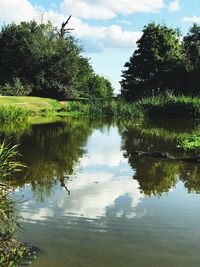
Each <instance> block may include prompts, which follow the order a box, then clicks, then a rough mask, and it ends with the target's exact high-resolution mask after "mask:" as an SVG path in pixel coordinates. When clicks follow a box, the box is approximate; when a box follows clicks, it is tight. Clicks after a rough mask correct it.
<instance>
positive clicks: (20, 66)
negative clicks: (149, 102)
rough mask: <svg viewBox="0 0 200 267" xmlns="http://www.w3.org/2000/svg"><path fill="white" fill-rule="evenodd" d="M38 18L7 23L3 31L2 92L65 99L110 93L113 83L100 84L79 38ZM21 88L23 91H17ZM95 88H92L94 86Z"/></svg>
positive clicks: (0, 46) (0, 40)
mask: <svg viewBox="0 0 200 267" xmlns="http://www.w3.org/2000/svg"><path fill="white" fill-rule="evenodd" d="M64 26H65V24H64V23H63V25H62V28H61V30H62V34H61V30H60V31H57V30H56V29H55V28H54V27H53V26H52V24H51V23H50V22H49V23H47V24H43V23H41V24H38V23H36V22H35V21H31V22H21V23H20V24H19V25H17V24H15V23H12V24H9V25H4V26H3V27H2V29H1V32H0V62H1V63H0V94H6V95H17V94H20V95H32V96H43V97H51V98H56V99H66V98H69V97H83V96H87V97H90V96H95V97H96V96H98V97H101V96H102V90H103V91H104V93H105V94H104V95H103V96H110V94H112V93H111V92H112V90H113V89H112V86H111V84H110V83H109V82H107V84H106V86H107V87H105V86H104V87H103V88H100V87H95V88H93V87H91V88H88V86H93V83H94V82H93V81H94V80H95V81H96V83H98V80H99V77H98V76H96V74H95V73H94V70H93V69H92V67H91V65H90V63H89V60H88V59H87V58H84V57H83V56H82V55H81V48H80V46H79V45H78V42H77V40H76V39H75V38H74V37H72V35H70V34H69V31H67V30H65V29H64ZM101 79H104V78H102V77H101ZM19 87H20V89H21V90H18V89H19ZM92 88H93V89H92Z"/></svg>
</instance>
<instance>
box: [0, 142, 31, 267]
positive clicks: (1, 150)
mask: <svg viewBox="0 0 200 267" xmlns="http://www.w3.org/2000/svg"><path fill="white" fill-rule="evenodd" d="M18 156H19V153H18V152H17V146H16V145H14V146H13V145H11V143H7V142H6V141H3V142H2V143H1V145H0V266H2V267H13V266H16V265H17V263H18V262H19V261H20V259H22V258H23V257H24V256H26V255H29V253H31V248H30V247H29V246H27V245H25V244H23V243H21V242H19V241H17V240H15V239H14V236H15V234H16V233H17V231H18V229H19V226H20V219H19V217H18V216H17V215H16V212H15V205H16V203H15V201H14V200H12V198H11V197H10V192H11V191H12V190H13V188H12V187H11V186H10V185H8V182H7V179H8V178H11V177H12V176H13V175H14V173H16V172H18V171H20V170H21V169H22V168H23V167H24V165H23V164H21V163H20V162H18V161H17V158H18Z"/></svg>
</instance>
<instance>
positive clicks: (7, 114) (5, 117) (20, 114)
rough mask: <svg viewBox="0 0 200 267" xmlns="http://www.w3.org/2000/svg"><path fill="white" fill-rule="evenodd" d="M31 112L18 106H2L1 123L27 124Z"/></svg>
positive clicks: (0, 111)
mask: <svg viewBox="0 0 200 267" xmlns="http://www.w3.org/2000/svg"><path fill="white" fill-rule="evenodd" d="M29 115H30V112H29V111H28V110H26V109H24V108H21V107H17V106H1V107H0V122H4V123H5V122H6V123H10V122H13V121H15V122H17V121H18V122H25V121H27V119H28V116H29Z"/></svg>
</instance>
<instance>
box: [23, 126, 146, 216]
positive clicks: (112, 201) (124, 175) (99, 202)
mask: <svg viewBox="0 0 200 267" xmlns="http://www.w3.org/2000/svg"><path fill="white" fill-rule="evenodd" d="M99 140H100V141H99ZM120 141H121V139H120V136H119V134H118V132H117V129H115V128H113V129H111V130H110V135H107V134H105V133H101V132H100V131H94V134H93V135H92V136H91V138H90V140H89V141H88V145H87V151H88V154H87V155H85V157H83V158H82V159H81V160H80V170H82V169H83V170H84V171H83V172H82V171H81V172H78V170H77V174H76V178H75V177H73V178H72V179H70V180H69V181H68V183H67V187H68V189H69V190H70V191H71V195H70V196H68V195H67V193H66V191H65V190H63V189H61V188H57V187H56V188H54V193H53V194H52V197H51V200H49V199H48V198H46V199H45V201H44V202H43V203H37V202H36V201H35V200H33V199H31V200H30V201H27V202H25V203H24V205H23V207H22V211H21V215H22V216H23V217H24V218H25V220H26V219H27V221H30V220H33V221H43V220H46V219H48V220H49V219H50V220H51V219H53V218H54V219H55V218H58V219H59V218H63V217H65V216H78V217H80V216H82V217H84V218H88V219H97V218H102V217H109V216H114V217H118V218H119V217H123V218H126V219H132V218H139V217H141V216H143V215H142V214H144V211H141V210H140V209H139V208H138V207H137V206H138V204H139V203H140V201H141V199H142V198H143V197H144V196H143V195H142V194H141V193H140V191H139V189H138V188H139V185H138V182H137V181H136V180H133V179H132V176H133V171H132V170H131V167H130V166H129V165H128V162H127V160H126V159H124V157H123V153H122V151H120ZM91 166H92V168H90V167H91ZM99 166H101V167H99ZM110 167H112V168H110ZM113 167H114V168H113ZM24 193H25V195H26V194H27V198H28V196H30V188H27V189H26V190H25V191H24Z"/></svg>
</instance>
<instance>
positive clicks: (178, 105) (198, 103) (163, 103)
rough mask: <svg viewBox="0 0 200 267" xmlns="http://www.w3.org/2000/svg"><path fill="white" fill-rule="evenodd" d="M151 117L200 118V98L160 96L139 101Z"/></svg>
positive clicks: (146, 114) (146, 113)
mask: <svg viewBox="0 0 200 267" xmlns="http://www.w3.org/2000/svg"><path fill="white" fill-rule="evenodd" d="M138 105H139V106H140V108H141V109H142V110H143V111H144V115H145V116H147V117H149V118H182V119H183V118H194V119H196V118H200V98H198V97H196V98H195V97H190V96H174V95H170V94H168V95H166V96H158V97H151V98H146V99H142V100H141V101H139V102H138Z"/></svg>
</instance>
